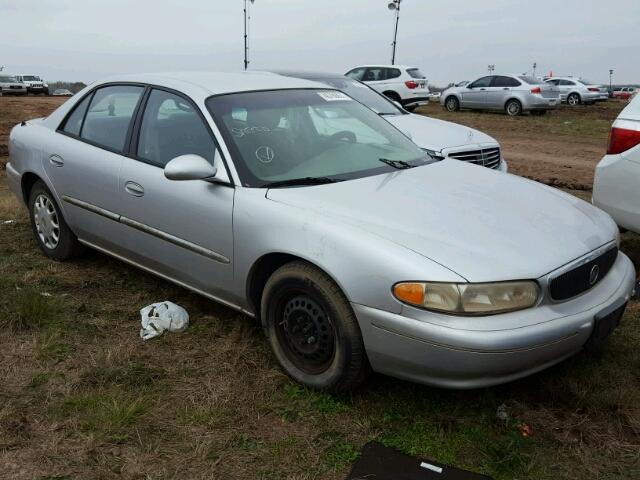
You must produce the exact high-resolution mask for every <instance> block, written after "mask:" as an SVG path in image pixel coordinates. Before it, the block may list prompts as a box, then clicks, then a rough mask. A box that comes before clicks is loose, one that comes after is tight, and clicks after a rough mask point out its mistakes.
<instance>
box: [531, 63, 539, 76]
mask: <svg viewBox="0 0 640 480" xmlns="http://www.w3.org/2000/svg"><path fill="white" fill-rule="evenodd" d="M537 66H538V64H537V63H536V62H533V75H532V76H533V78H536V67H537Z"/></svg>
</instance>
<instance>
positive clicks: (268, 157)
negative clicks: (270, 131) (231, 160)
mask: <svg viewBox="0 0 640 480" xmlns="http://www.w3.org/2000/svg"><path fill="white" fill-rule="evenodd" d="M275 156H276V154H275V152H274V151H273V148H271V147H267V146H262V147H258V149H257V150H256V158H257V159H258V160H260V161H261V162H262V163H271V162H273V159H274V158H275Z"/></svg>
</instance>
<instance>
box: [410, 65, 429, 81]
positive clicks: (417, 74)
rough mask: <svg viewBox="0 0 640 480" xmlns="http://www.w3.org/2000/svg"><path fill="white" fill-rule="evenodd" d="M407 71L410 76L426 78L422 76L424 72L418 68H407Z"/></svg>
mask: <svg viewBox="0 0 640 480" xmlns="http://www.w3.org/2000/svg"><path fill="white" fill-rule="evenodd" d="M407 73H408V74H409V76H410V77H411V78H423V79H424V78H427V77H425V76H424V73H422V72H421V71H420V69H419V68H407Z"/></svg>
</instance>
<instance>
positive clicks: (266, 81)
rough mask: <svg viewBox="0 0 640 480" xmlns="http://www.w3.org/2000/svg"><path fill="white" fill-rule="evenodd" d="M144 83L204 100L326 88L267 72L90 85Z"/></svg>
mask: <svg viewBox="0 0 640 480" xmlns="http://www.w3.org/2000/svg"><path fill="white" fill-rule="evenodd" d="M118 82H132V83H146V84H150V85H157V86H160V87H166V88H172V89H174V90H178V91H180V92H182V93H185V94H187V95H189V96H191V97H192V98H201V99H203V98H206V97H210V96H211V95H219V94H225V93H236V92H250V91H257V90H279V89H294V88H323V89H326V88H327V86H326V85H322V84H320V83H316V82H312V81H309V80H303V79H297V78H293V77H283V76H280V75H274V74H272V73H268V72H255V71H247V72H167V73H139V74H128V75H113V76H111V77H107V78H105V79H102V80H100V81H98V82H96V83H94V84H93V85H92V86H98V85H101V84H105V83H118Z"/></svg>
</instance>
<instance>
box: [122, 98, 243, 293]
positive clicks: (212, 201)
mask: <svg viewBox="0 0 640 480" xmlns="http://www.w3.org/2000/svg"><path fill="white" fill-rule="evenodd" d="M132 149H133V152H132V153H133V155H132V157H135V158H125V159H124V160H123V163H122V169H121V171H120V175H119V180H118V198H119V199H120V203H121V208H120V214H121V215H122V219H121V222H122V223H123V224H124V225H125V228H126V238H125V243H124V245H125V248H126V249H127V250H128V252H127V257H128V258H130V259H131V260H133V261H135V262H136V263H138V264H140V265H142V266H143V267H146V268H149V269H151V270H153V271H154V272H156V273H160V274H162V275H165V276H168V277H169V278H171V279H172V280H174V281H177V282H179V283H183V284H185V285H187V286H189V287H191V288H195V289H197V290H200V291H202V292H203V293H206V294H209V295H213V296H216V297H219V296H221V297H223V298H224V296H225V294H224V290H225V286H228V285H229V284H230V283H231V280H232V278H233V264H232V261H233V230H232V228H233V225H232V215H233V199H234V192H235V190H234V187H233V185H231V184H221V183H211V182H208V181H205V180H190V181H175V180H168V179H167V178H166V177H165V176H164V170H163V168H164V166H165V165H166V164H167V163H168V162H169V161H170V160H172V159H173V158H175V157H178V156H180V155H185V154H196V155H199V156H201V157H203V158H205V159H206V160H208V161H209V162H211V163H212V164H214V163H215V164H218V161H216V158H217V155H218V153H217V147H216V142H215V140H214V138H213V135H212V133H211V131H210V129H209V128H208V127H207V125H206V123H205V121H204V118H203V117H202V116H201V114H200V111H199V110H198V107H197V106H196V105H194V104H193V103H192V102H191V101H190V100H188V99H186V98H184V97H182V96H179V95H177V94H175V93H173V92H169V91H165V90H161V89H152V90H151V92H150V94H149V97H148V99H147V101H146V105H145V107H144V113H143V115H142V117H141V121H140V126H139V133H138V135H137V136H134V139H133V142H132Z"/></svg>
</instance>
